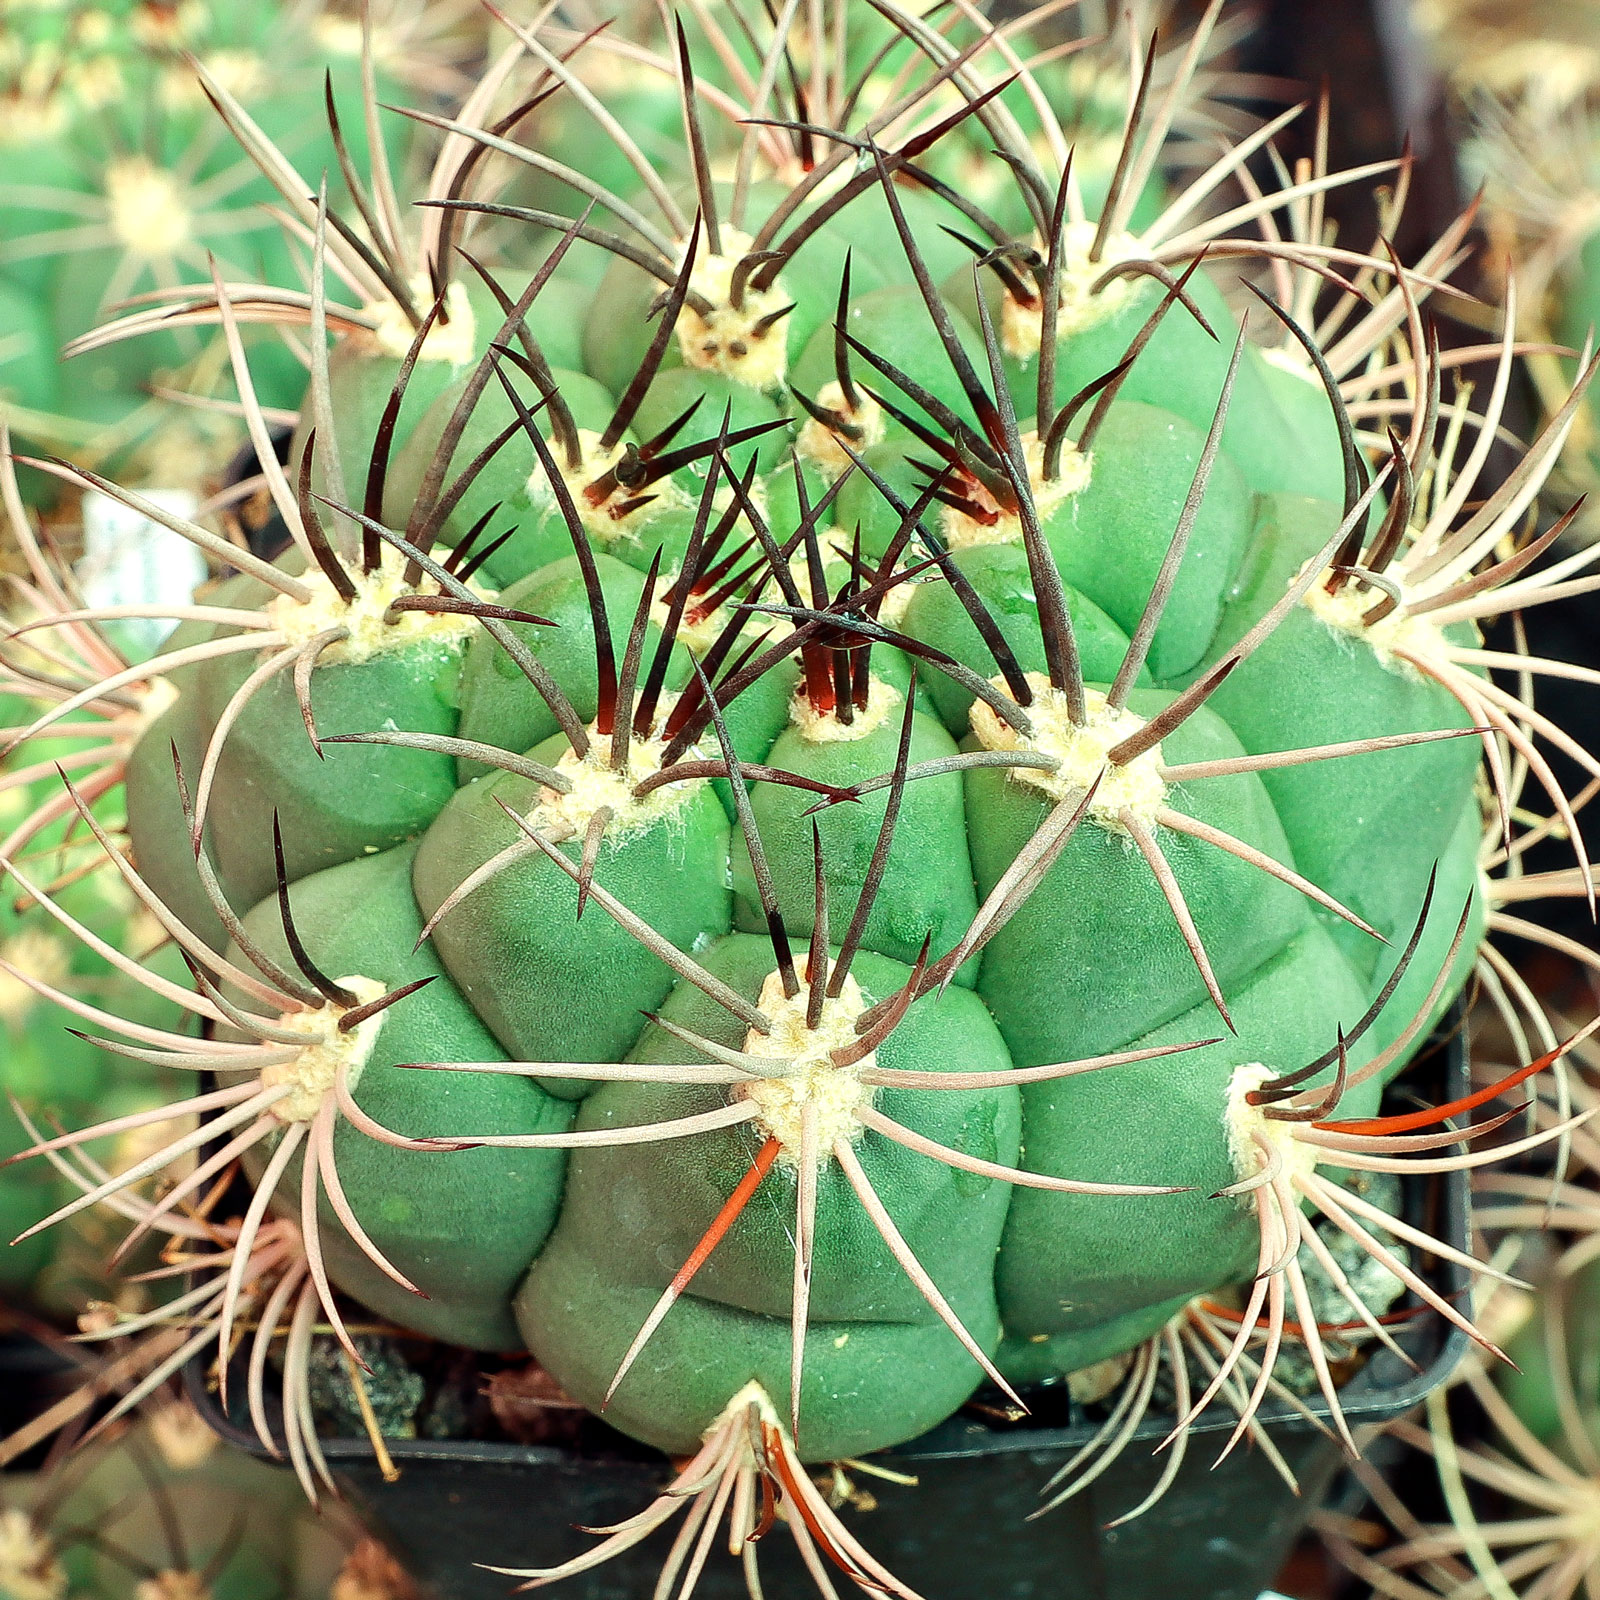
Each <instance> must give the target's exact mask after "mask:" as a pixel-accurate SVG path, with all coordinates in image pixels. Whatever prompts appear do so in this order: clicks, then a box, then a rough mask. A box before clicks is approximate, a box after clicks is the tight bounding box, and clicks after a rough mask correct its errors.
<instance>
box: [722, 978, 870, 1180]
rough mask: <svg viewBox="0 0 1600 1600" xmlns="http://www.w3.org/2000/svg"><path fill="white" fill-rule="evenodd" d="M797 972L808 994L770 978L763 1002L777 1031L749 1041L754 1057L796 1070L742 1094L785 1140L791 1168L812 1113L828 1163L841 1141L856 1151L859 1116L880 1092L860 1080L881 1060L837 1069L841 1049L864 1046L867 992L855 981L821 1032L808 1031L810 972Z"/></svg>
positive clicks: (759, 1121) (764, 1126)
mask: <svg viewBox="0 0 1600 1600" xmlns="http://www.w3.org/2000/svg"><path fill="white" fill-rule="evenodd" d="M795 967H796V971H797V972H798V973H799V976H800V992H799V993H798V994H796V995H795V996H794V997H793V998H790V997H789V996H788V995H786V994H785V993H784V992H783V976H782V974H781V973H777V972H769V973H768V974H767V978H766V982H765V983H763V984H762V985H761V998H760V999H759V1000H758V1001H757V1002H756V1003H757V1004H758V1005H759V1006H760V1007H761V1009H762V1011H763V1012H765V1013H766V1015H767V1016H768V1017H769V1018H770V1019H771V1021H772V1032H771V1033H767V1034H762V1033H758V1032H756V1030H755V1029H754V1028H752V1029H751V1030H750V1031H749V1033H747V1034H746V1035H745V1041H744V1048H745V1054H746V1055H752V1056H761V1057H763V1058H764V1059H768V1060H776V1061H787V1062H788V1063H789V1064H790V1070H789V1071H788V1072H787V1073H785V1074H784V1075H783V1076H782V1077H777V1078H762V1079H760V1080H758V1081H757V1082H754V1083H748V1084H741V1085H740V1086H739V1088H738V1090H737V1091H736V1092H737V1093H738V1094H739V1095H740V1096H741V1097H742V1098H744V1099H746V1100H749V1101H750V1102H751V1103H752V1104H753V1105H754V1106H755V1107H756V1119H755V1120H756V1125H757V1127H759V1128H760V1129H761V1130H762V1131H763V1132H764V1133H766V1134H769V1135H770V1136H771V1137H772V1138H774V1139H776V1140H777V1141H778V1144H779V1146H780V1148H779V1151H778V1159H779V1161H781V1162H783V1163H784V1164H785V1165H788V1166H797V1165H798V1164H799V1161H800V1140H801V1128H802V1124H803V1122H804V1118H805V1112H806V1108H807V1107H808V1106H810V1107H815V1109H816V1118H817V1150H818V1153H819V1154H820V1155H821V1156H822V1157H823V1158H824V1159H826V1157H827V1154H828V1152H829V1151H830V1150H831V1149H832V1148H833V1146H834V1143H835V1141H837V1140H839V1139H847V1140H849V1141H850V1142H851V1143H852V1144H853V1143H854V1142H855V1141H856V1140H858V1139H859V1138H860V1137H861V1134H862V1131H863V1130H862V1127H861V1123H860V1121H859V1120H858V1119H857V1117H856V1112H857V1111H859V1110H860V1109H861V1107H863V1106H869V1105H871V1104H872V1097H873V1093H874V1090H873V1088H872V1085H871V1084H867V1083H863V1082H862V1081H861V1076H860V1075H861V1074H862V1073H863V1072H866V1071H868V1070H870V1068H871V1067H872V1066H873V1064H874V1063H875V1062H876V1060H877V1055H876V1052H873V1053H870V1054H868V1055H866V1056H863V1057H862V1059H861V1060H860V1061H858V1062H856V1063H855V1064H854V1065H853V1066H849V1067H840V1066H836V1065H835V1064H834V1062H833V1052H834V1051H835V1050H847V1049H849V1048H850V1047H851V1046H853V1045H854V1044H855V1043H856V1042H857V1038H858V1035H857V1034H856V1019H857V1018H858V1017H860V1016H861V1015H862V1013H863V1012H865V1011H866V1010H867V1001H866V997H865V996H864V995H863V994H862V992H861V985H860V984H858V983H857V982H856V980H855V979H854V978H853V977H851V976H848V975H847V976H846V978H845V980H844V986H843V989H842V990H841V992H840V994H839V997H838V998H837V999H825V1000H824V1001H823V1002H822V1018H821V1021H820V1022H819V1023H818V1024H817V1026H816V1028H815V1029H812V1028H808V1027H807V1026H806V1001H807V994H808V983H809V978H810V965H809V963H808V962H807V961H805V960H803V959H802V960H800V961H797V962H796V963H795Z"/></svg>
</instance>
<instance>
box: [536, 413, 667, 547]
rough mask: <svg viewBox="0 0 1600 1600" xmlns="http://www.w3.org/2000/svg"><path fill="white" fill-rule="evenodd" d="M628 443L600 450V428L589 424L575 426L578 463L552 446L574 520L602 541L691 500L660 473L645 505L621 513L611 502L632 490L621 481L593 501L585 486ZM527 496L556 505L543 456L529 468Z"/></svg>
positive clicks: (546, 506)
mask: <svg viewBox="0 0 1600 1600" xmlns="http://www.w3.org/2000/svg"><path fill="white" fill-rule="evenodd" d="M627 448H628V446H627V444H626V443H625V442H622V441H619V442H618V443H616V444H614V445H612V446H611V447H610V448H609V449H607V450H602V449H601V448H600V435H599V434H598V433H596V432H595V431H594V430H593V429H592V428H579V429H578V464H577V466H575V467H569V466H568V465H567V463H566V458H565V456H564V455H563V454H562V453H561V452H560V451H559V450H555V451H552V455H553V457H554V460H555V464H556V470H557V471H558V472H559V473H560V474H561V481H562V482H563V483H565V484H566V486H567V493H568V494H569V495H571V496H572V503H573V505H574V506H575V507H576V508H577V512H578V521H579V522H581V523H582V524H583V529H584V532H585V533H587V534H588V535H589V537H590V538H591V539H598V540H599V541H600V543H601V544H602V545H608V544H612V543H614V542H615V541H616V540H618V539H622V538H625V537H627V536H628V535H629V534H631V533H632V532H633V530H634V529H636V528H637V527H639V526H640V525H641V524H642V523H645V522H648V521H649V520H650V519H651V518H652V517H654V516H655V515H656V514H657V513H658V512H661V511H665V510H667V509H669V508H670V507H674V506H682V505H687V504H688V503H689V499H688V496H687V495H685V494H684V492H683V490H682V489H680V488H679V487H678V485H677V484H676V483H674V482H673V481H672V479H671V478H658V479H656V481H655V482H654V483H652V484H651V485H650V487H649V489H648V490H647V491H646V493H648V494H650V495H651V496H653V498H652V499H651V500H650V502H649V504H648V505H642V506H640V507H638V508H637V509H636V510H634V511H629V512H625V513H623V514H621V515H619V514H618V512H617V510H616V509H615V508H616V507H617V506H620V505H624V504H626V502H627V501H629V500H631V499H633V498H634V496H633V491H632V490H631V489H627V488H625V487H623V486H622V485H620V484H619V485H618V486H617V487H616V488H615V489H613V490H612V491H611V493H610V494H608V495H607V496H606V498H605V499H604V500H602V501H601V502H600V503H599V504H598V505H596V504H595V503H594V501H592V500H591V499H590V498H589V496H588V495H587V494H586V493H585V492H584V491H585V488H586V486H587V485H588V484H591V483H593V482H594V481H595V480H596V479H598V478H603V477H604V476H605V475H606V474H607V473H608V472H609V471H610V470H611V469H612V468H613V467H614V466H616V464H617V463H618V462H619V461H620V460H621V459H622V457H623V455H624V454H625V453H626V451H627ZM528 499H529V500H530V501H532V502H533V504H534V505H536V506H538V507H539V508H540V509H541V510H543V511H547V512H556V510H557V504H556V492H555V489H554V488H553V487H552V486H551V483H550V480H549V478H548V477H546V476H545V470H544V465H543V463H542V462H541V463H540V464H538V465H536V466H535V467H534V469H533V471H532V472H531V473H529V474H528Z"/></svg>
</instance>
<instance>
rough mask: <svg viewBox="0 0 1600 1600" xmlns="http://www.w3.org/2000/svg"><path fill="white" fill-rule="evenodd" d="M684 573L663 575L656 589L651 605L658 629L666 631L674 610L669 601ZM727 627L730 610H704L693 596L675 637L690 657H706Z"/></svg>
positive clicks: (688, 600)
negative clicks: (668, 598) (668, 619)
mask: <svg viewBox="0 0 1600 1600" xmlns="http://www.w3.org/2000/svg"><path fill="white" fill-rule="evenodd" d="M682 578H683V571H682V569H681V568H680V569H679V570H678V571H676V572H664V573H662V574H661V581H660V582H659V583H657V585H656V592H655V595H654V597H653V598H652V599H651V601H650V620H651V621H652V622H653V623H655V625H656V626H657V627H658V628H665V627H666V625H667V618H668V616H669V615H670V614H671V611H672V607H671V606H670V605H669V604H668V602H667V599H666V597H667V596H668V595H669V594H671V593H672V591H673V589H674V587H675V586H676V585H677V584H678V583H679V582H680V581H681V580H682ZM727 625H728V608H727V607H726V606H717V607H715V608H714V609H713V610H711V611H706V610H704V609H703V608H701V607H700V606H699V604H698V602H697V599H696V597H695V596H694V595H690V596H689V597H688V599H687V600H685V601H684V604H683V612H682V614H681V615H680V616H679V618H678V631H677V634H676V635H675V638H676V639H677V642H678V643H679V644H681V645H682V646H683V648H684V649H685V650H687V651H688V652H689V653H690V655H693V656H703V655H704V654H705V653H706V651H707V650H709V649H710V648H711V646H712V645H713V644H715V643H716V641H717V637H718V635H719V634H720V633H721V632H722V630H723V629H724V628H725V627H726V626H727Z"/></svg>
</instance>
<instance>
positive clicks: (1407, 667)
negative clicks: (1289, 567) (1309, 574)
mask: <svg viewBox="0 0 1600 1600" xmlns="http://www.w3.org/2000/svg"><path fill="white" fill-rule="evenodd" d="M1304 573H1305V568H1304V567H1301V569H1300V571H1299V573H1297V574H1296V577H1297V578H1298V577H1301V576H1303V575H1304ZM1330 576H1332V573H1331V569H1330V571H1328V572H1324V573H1323V574H1322V575H1321V576H1320V577H1318V579H1317V581H1316V582H1315V583H1314V584H1312V585H1311V587H1310V588H1309V589H1307V590H1306V595H1305V600H1304V602H1303V604H1304V605H1305V607H1306V609H1307V610H1308V611H1309V612H1310V613H1311V614H1312V616H1314V617H1315V618H1316V619H1317V621H1319V622H1321V623H1322V624H1324V626H1326V627H1329V628H1331V629H1333V630H1334V632H1336V633H1344V634H1348V635H1350V637H1352V638H1355V639H1362V640H1365V641H1366V643H1367V644H1369V645H1370V646H1371V647H1372V653H1373V654H1374V655H1375V656H1377V658H1378V660H1379V661H1380V662H1381V663H1382V664H1383V665H1384V666H1385V667H1387V668H1388V669H1389V670H1390V671H1391V672H1398V673H1404V674H1408V675H1410V676H1412V677H1415V676H1416V668H1415V667H1413V666H1412V665H1411V664H1410V662H1408V661H1402V660H1400V659H1399V657H1398V655H1397V654H1396V652H1397V651H1401V650H1403V651H1405V653H1406V654H1407V655H1412V656H1419V657H1421V658H1422V659H1423V660H1424V661H1427V660H1440V661H1444V660H1447V659H1448V656H1449V646H1448V645H1447V644H1446V642H1445V637H1444V633H1443V631H1442V630H1441V629H1440V628H1439V626H1438V625H1437V624H1436V623H1435V622H1433V620H1432V619H1431V618H1430V617H1429V616H1428V614H1427V613H1426V612H1424V613H1423V615H1422V616H1420V617H1414V616H1411V615H1410V614H1409V613H1408V612H1407V611H1406V608H1405V602H1406V600H1407V599H1408V598H1409V597H1408V596H1407V595H1406V592H1405V587H1404V585H1403V584H1401V583H1399V581H1398V580H1391V581H1393V582H1394V583H1395V587H1396V588H1398V589H1399V590H1400V596H1401V601H1400V604H1399V605H1398V606H1396V607H1395V608H1394V610H1392V611H1391V612H1390V613H1389V614H1388V616H1386V617H1380V618H1379V619H1378V621H1376V622H1373V623H1368V622H1365V621H1363V620H1362V619H1363V618H1364V617H1365V616H1366V614H1367V613H1368V612H1369V611H1371V610H1372V608H1373V607H1374V606H1377V605H1381V604H1382V603H1383V602H1384V600H1385V599H1386V598H1387V597H1386V596H1385V594H1384V592H1383V591H1382V590H1381V589H1371V588H1367V587H1365V586H1363V585H1362V584H1360V583H1357V582H1356V581H1355V580H1354V579H1351V580H1349V581H1348V582H1346V583H1345V584H1344V585H1342V586H1341V588H1340V590H1339V592H1338V593H1337V594H1329V593H1328V586H1327V583H1328V579H1329V577H1330ZM1385 576H1386V577H1387V576H1388V574H1387V573H1386V574H1385Z"/></svg>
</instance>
